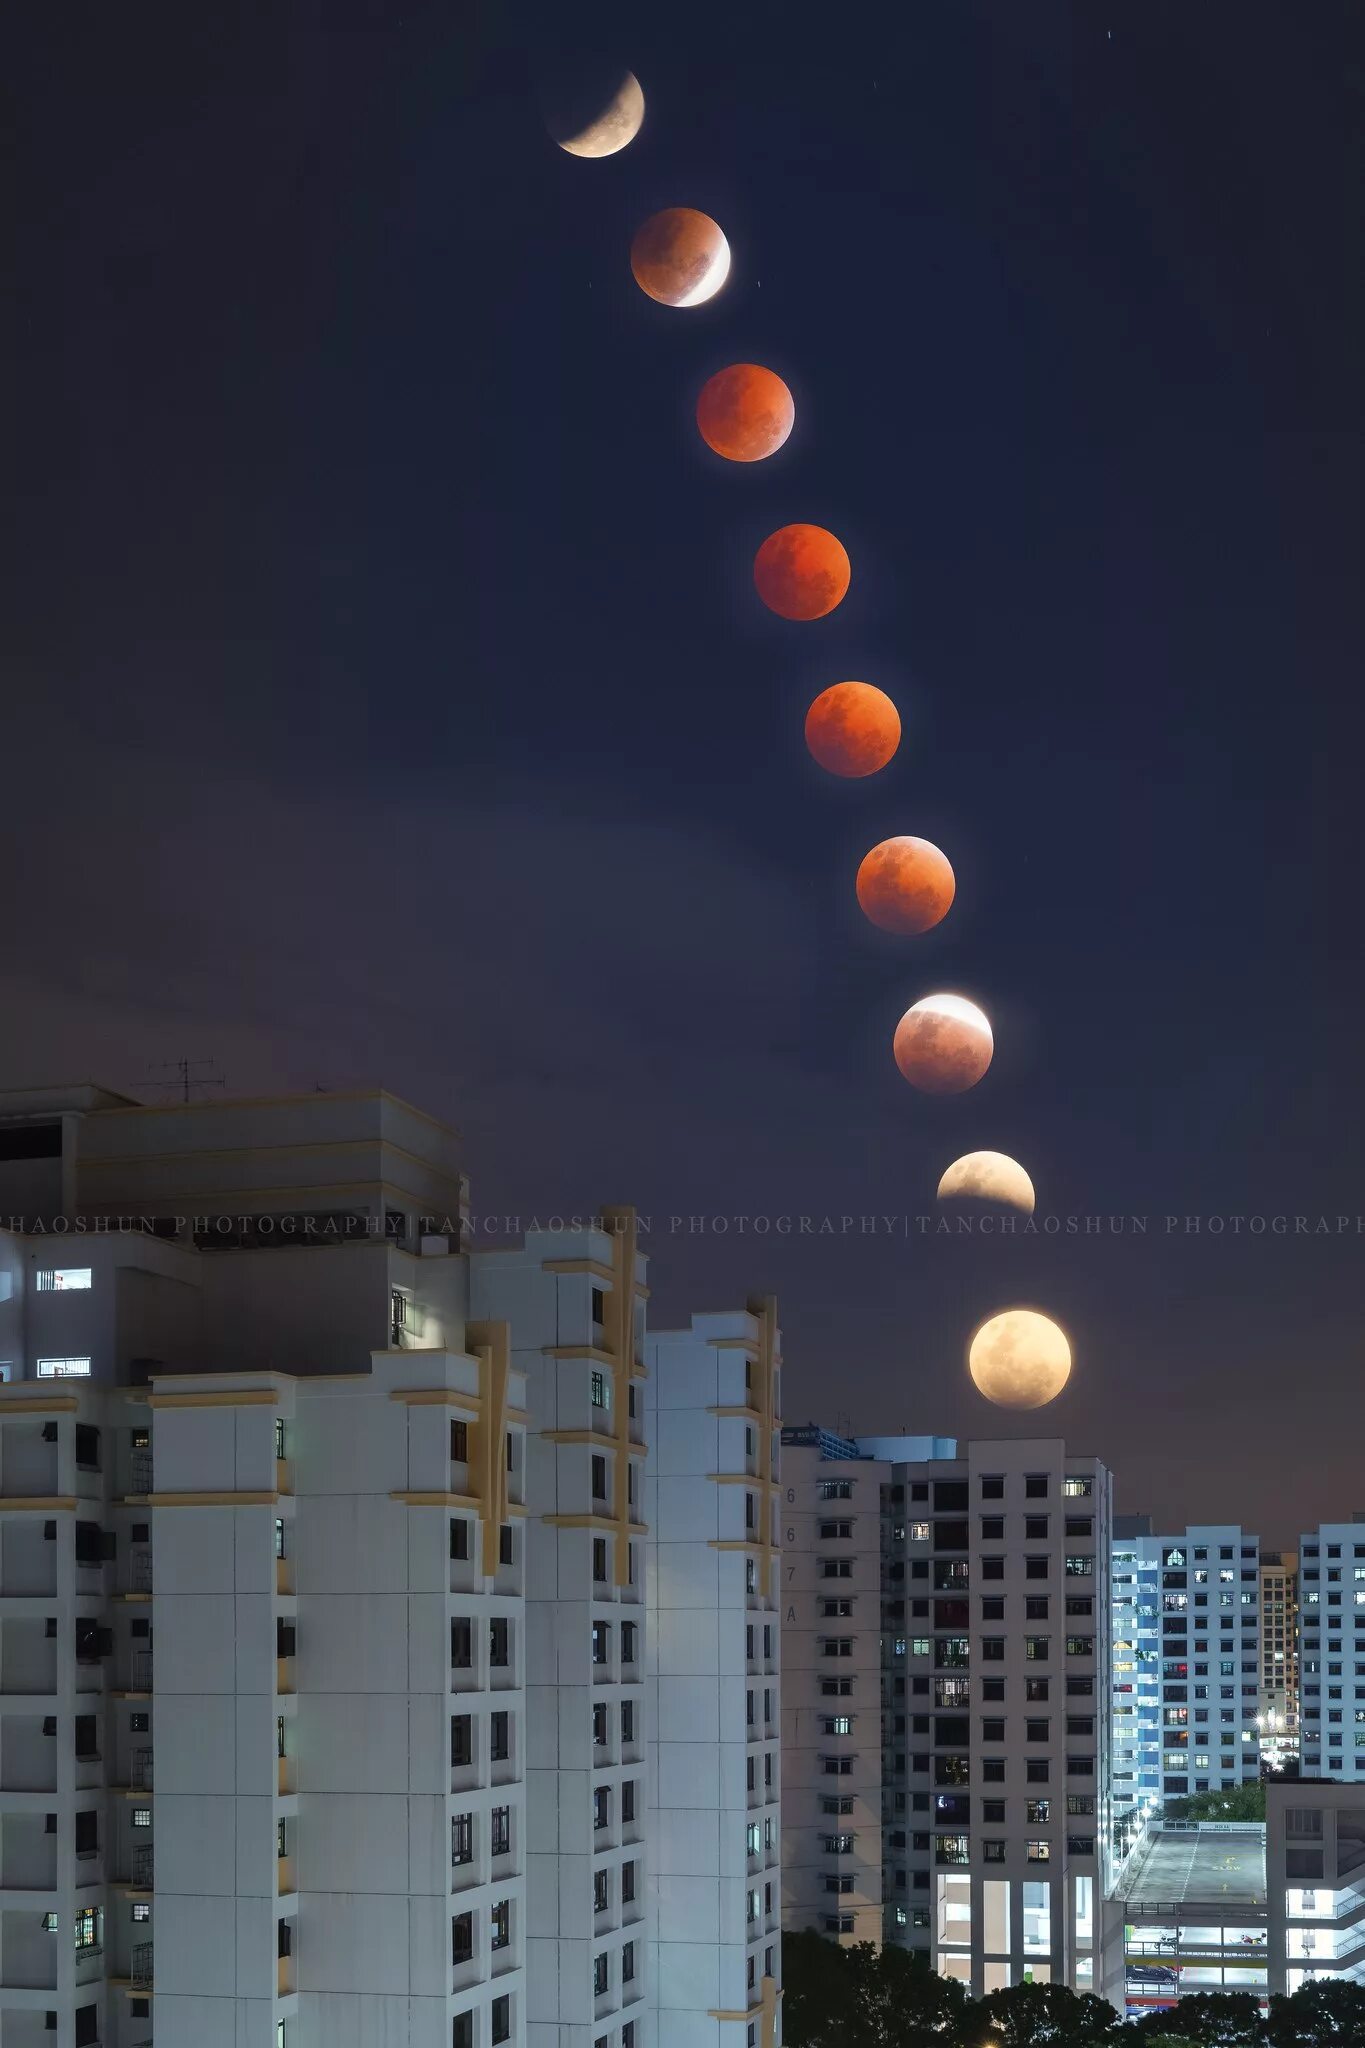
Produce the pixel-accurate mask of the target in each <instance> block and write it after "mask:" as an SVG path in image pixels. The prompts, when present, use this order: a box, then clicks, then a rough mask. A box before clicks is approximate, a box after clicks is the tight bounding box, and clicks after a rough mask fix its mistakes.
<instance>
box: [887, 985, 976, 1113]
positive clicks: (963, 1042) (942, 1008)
mask: <svg viewBox="0 0 1365 2048" xmlns="http://www.w3.org/2000/svg"><path fill="white" fill-rule="evenodd" d="M892 1049H893V1051H894V1053H895V1056H896V1065H897V1066H898V1067H899V1068H900V1070H901V1072H902V1074H904V1076H905V1078H906V1080H907V1081H908V1082H909V1083H910V1085H911V1087H912V1088H920V1089H922V1090H923V1091H924V1093H925V1094H926V1095H960V1094H961V1093H962V1092H963V1090H964V1089H966V1088H974V1087H975V1086H976V1084H977V1082H978V1081H979V1080H980V1079H981V1076H982V1075H983V1074H984V1073H985V1071H986V1069H987V1067H988V1066H989V1065H990V1063H991V1055H992V1053H993V1052H994V1051H995V1040H994V1039H993V1038H992V1036H991V1027H990V1024H989V1023H988V1021H987V1019H986V1016H985V1013H984V1011H981V1010H978V1009H977V1007H976V1004H975V1003H969V1002H968V1001H967V998H966V997H965V996H949V995H935V996H921V997H920V1000H919V1001H918V1002H917V1003H914V1004H912V1005H911V1007H910V1008H909V1009H908V1010H907V1011H906V1013H905V1015H904V1016H903V1017H902V1018H901V1021H900V1023H899V1024H898V1025H897V1026H896V1036H895V1041H894V1044H893V1048H892Z"/></svg>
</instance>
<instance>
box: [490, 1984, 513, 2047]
mask: <svg viewBox="0 0 1365 2048" xmlns="http://www.w3.org/2000/svg"><path fill="white" fill-rule="evenodd" d="M491 2012H492V2018H493V2048H498V2044H499V2043H500V2042H503V2041H507V2040H510V2039H511V2034H512V2000H511V1997H510V1995H509V1994H508V1993H507V1992H505V1991H504V1993H503V1995H502V1997H501V1998H495V1999H494V2000H493V2004H492V2007H491Z"/></svg>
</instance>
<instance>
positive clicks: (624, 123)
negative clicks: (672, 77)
mask: <svg viewBox="0 0 1365 2048" xmlns="http://www.w3.org/2000/svg"><path fill="white" fill-rule="evenodd" d="M644 118H645V96H644V94H643V92H642V91H641V90H640V81H639V79H638V78H637V77H636V76H635V73H634V72H633V71H627V72H626V74H625V76H624V77H623V78H622V80H621V83H620V84H619V85H618V86H617V88H616V91H615V92H614V93H613V94H612V95H611V96H610V98H609V99H608V100H607V101H606V103H605V104H604V105H603V106H602V107H601V108H600V109H599V111H598V112H597V113H596V114H595V115H594V116H593V117H592V119H590V120H587V121H583V122H582V125H581V126H578V127H576V128H575V127H574V126H573V123H572V117H571V116H570V117H569V118H568V119H567V120H566V119H565V118H564V117H563V116H561V117H558V118H553V119H551V121H550V122H549V123H548V126H549V129H550V134H551V135H552V137H553V138H554V140H555V141H556V142H557V143H558V144H559V146H560V148H561V149H563V150H567V151H568V153H569V155H570V156H587V157H602V156H615V155H616V153H617V151H618V150H622V149H624V148H625V147H626V145H627V143H630V142H634V140H635V138H636V136H637V135H638V134H639V132H640V124H641V122H642V121H643V120H644ZM566 129H567V130H568V132H565V131H566Z"/></svg>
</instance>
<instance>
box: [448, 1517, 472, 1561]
mask: <svg viewBox="0 0 1365 2048" xmlns="http://www.w3.org/2000/svg"><path fill="white" fill-rule="evenodd" d="M450 1554H451V1556H452V1557H459V1558H467V1557H468V1556H469V1524H468V1522H467V1521H466V1520H465V1519H464V1516H463V1515H452V1516H451V1518H450Z"/></svg>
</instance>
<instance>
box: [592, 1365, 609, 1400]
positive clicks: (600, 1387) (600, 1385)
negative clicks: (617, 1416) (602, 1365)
mask: <svg viewBox="0 0 1365 2048" xmlns="http://www.w3.org/2000/svg"><path fill="white" fill-rule="evenodd" d="M590 1387H591V1391H590V1394H589V1399H590V1400H591V1402H592V1405H593V1407H594V1408H609V1407H610V1406H611V1396H610V1394H609V1392H608V1387H607V1376H606V1374H605V1373H604V1372H595V1373H594V1374H593V1375H592V1380H591V1383H590Z"/></svg>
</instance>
